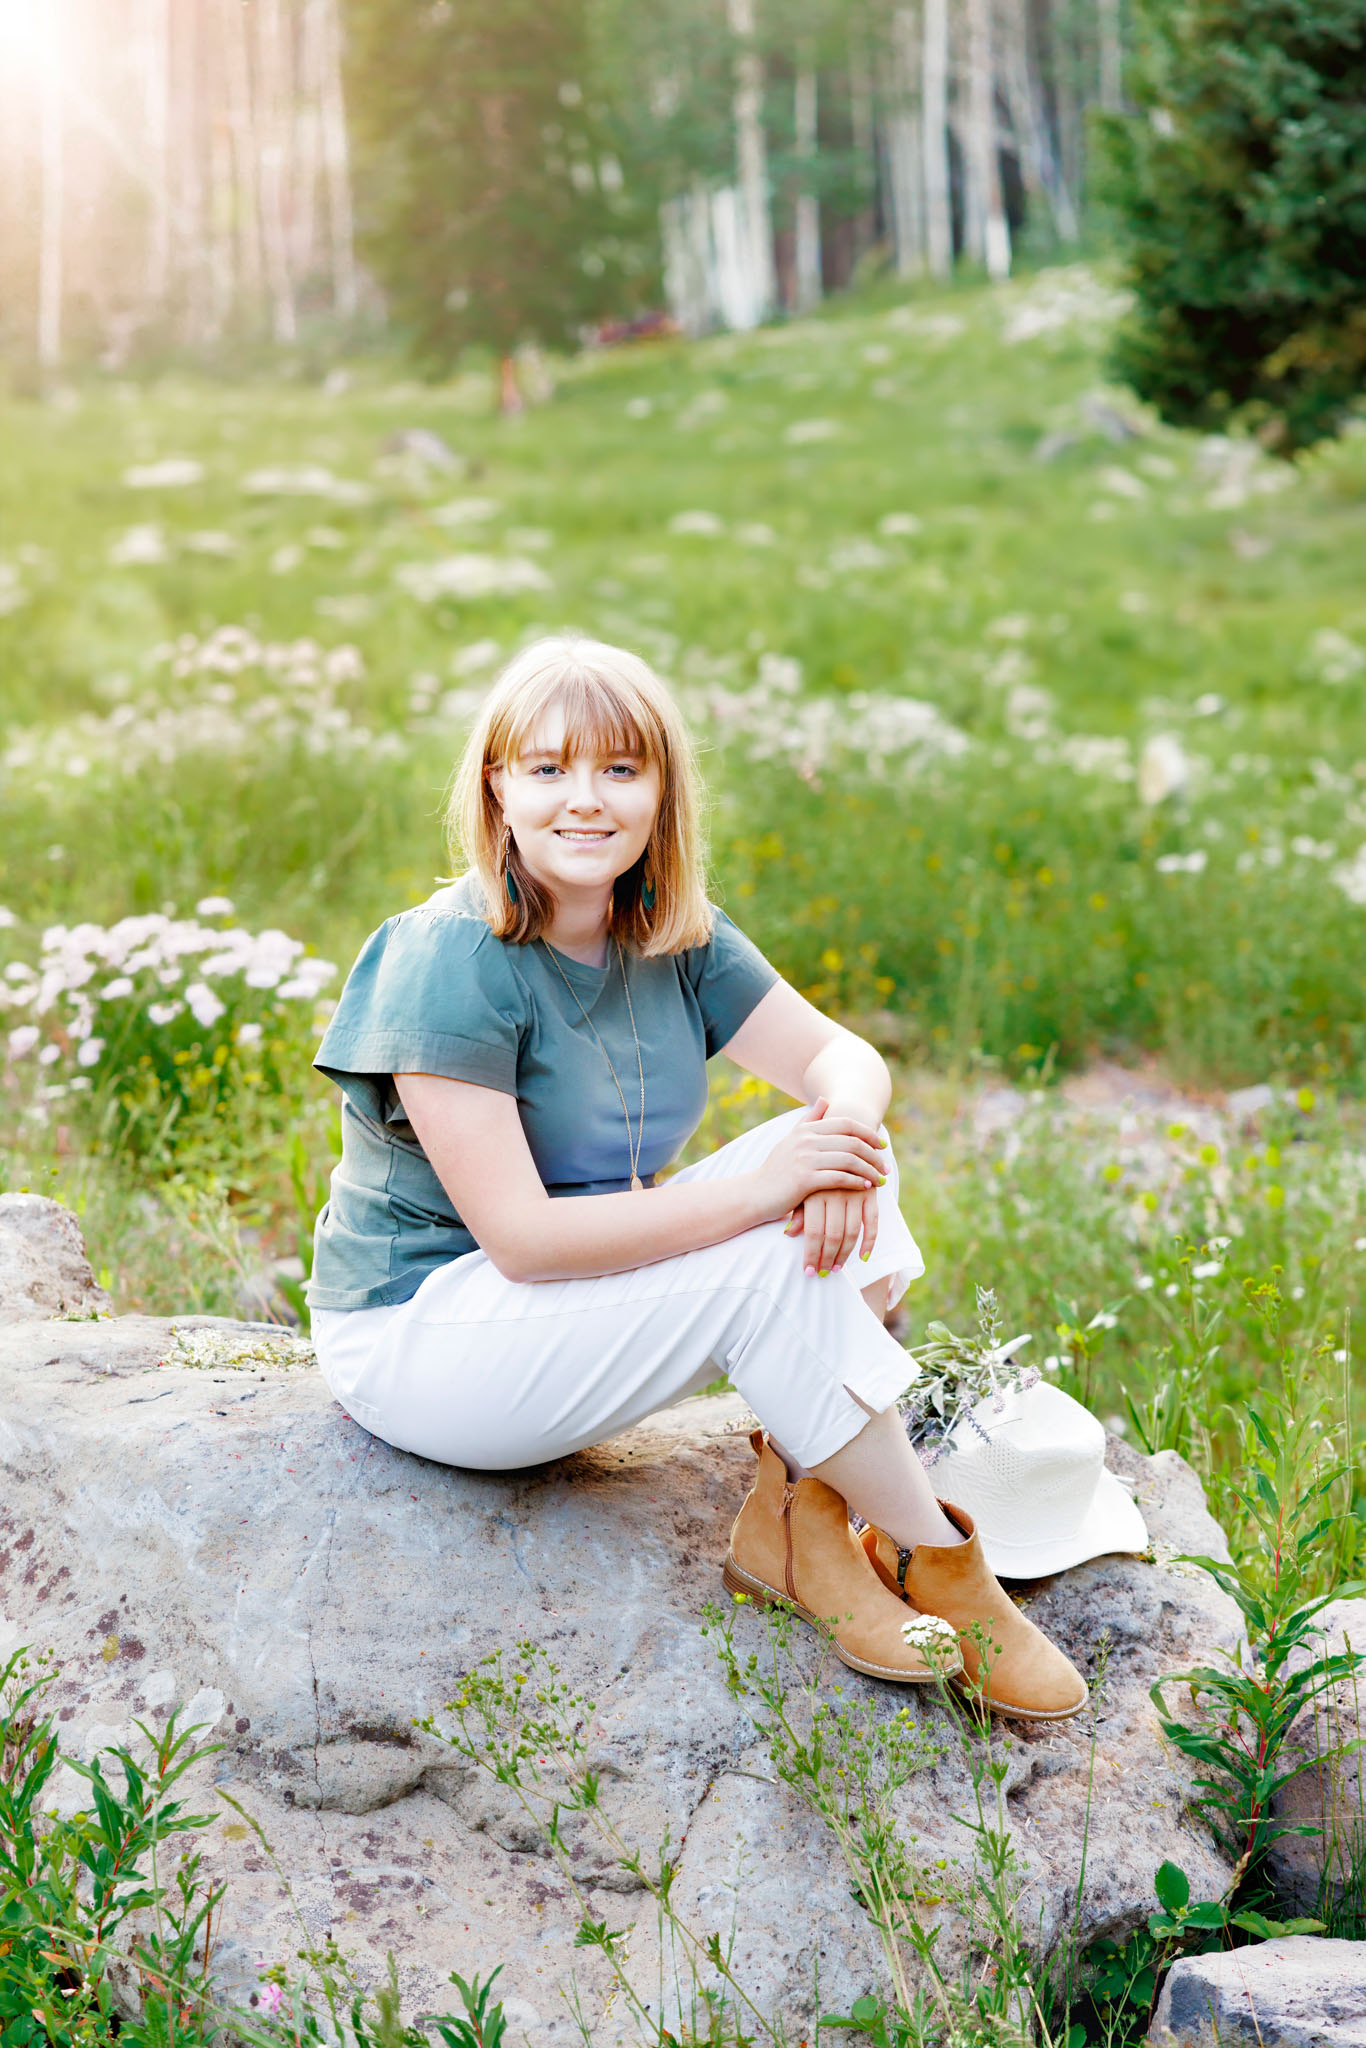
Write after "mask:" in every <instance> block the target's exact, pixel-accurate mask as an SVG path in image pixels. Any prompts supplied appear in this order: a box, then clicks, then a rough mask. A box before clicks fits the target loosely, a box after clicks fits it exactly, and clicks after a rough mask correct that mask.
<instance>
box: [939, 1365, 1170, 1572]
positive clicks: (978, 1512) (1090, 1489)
mask: <svg viewBox="0 0 1366 2048" xmlns="http://www.w3.org/2000/svg"><path fill="white" fill-rule="evenodd" d="M930 1481H931V1484H932V1485H933V1487H934V1490H935V1492H936V1493H937V1494H939V1495H940V1497H941V1498H942V1499H944V1500H947V1501H951V1502H952V1503H953V1505H954V1506H955V1507H960V1508H965V1509H966V1510H967V1512H968V1513H969V1514H970V1515H971V1516H972V1518H973V1520H974V1521H975V1522H976V1524H977V1528H978V1530H979V1532H980V1534H981V1538H982V1550H983V1553H984V1554H985V1557H986V1560H987V1563H988V1564H989V1565H990V1566H991V1569H992V1570H993V1571H994V1572H996V1573H997V1574H998V1576H999V1577H1001V1578H1006V1579H1040V1578H1044V1577H1045V1576H1046V1575H1047V1574H1048V1573H1049V1572H1061V1571H1065V1570H1066V1569H1067V1567H1068V1566H1069V1565H1074V1564H1084V1563H1085V1561H1086V1559H1087V1558H1089V1557H1107V1556H1109V1555H1110V1554H1111V1553H1112V1552H1115V1551H1131V1550H1146V1549H1147V1548H1148V1531H1147V1528H1146V1526H1145V1524H1144V1521H1143V1517H1142V1515H1141V1514H1140V1512H1139V1509H1138V1504H1137V1502H1136V1501H1134V1500H1133V1499H1132V1498H1131V1497H1130V1495H1129V1494H1128V1493H1127V1492H1126V1490H1125V1488H1124V1487H1123V1486H1122V1485H1121V1484H1120V1482H1119V1480H1118V1479H1116V1477H1115V1475H1114V1474H1113V1472H1107V1471H1106V1469H1105V1431H1104V1429H1103V1428H1102V1427H1101V1425H1100V1423H1099V1422H1098V1421H1097V1420H1096V1418H1095V1416H1094V1415H1092V1413H1091V1411H1090V1410H1089V1409H1088V1408H1083V1407H1082V1405H1081V1403H1080V1401H1074V1400H1073V1399H1072V1397H1071V1395H1070V1394H1064V1392H1063V1391H1062V1388H1061V1387H1054V1386H1050V1385H1049V1383H1048V1381H1047V1380H1036V1381H1035V1383H1034V1384H1033V1385H1032V1386H1029V1387H1023V1388H1020V1387H1013V1388H1010V1389H1009V1390H1008V1391H1005V1392H1003V1393H1001V1394H989V1395H988V1396H987V1398H986V1399H985V1400H984V1401H979V1402H978V1404H977V1406H976V1407H975V1408H974V1409H973V1411H972V1413H971V1415H965V1416H964V1417H963V1418H962V1419H961V1420H960V1421H959V1422H958V1424H957V1425H956V1427H955V1428H954V1430H953V1432H952V1434H951V1435H950V1437H949V1438H948V1441H947V1444H946V1446H945V1448H944V1451H943V1452H942V1454H941V1455H940V1457H939V1458H938V1459H937V1460H936V1461H935V1463H934V1464H933V1465H932V1466H931V1467H930Z"/></svg>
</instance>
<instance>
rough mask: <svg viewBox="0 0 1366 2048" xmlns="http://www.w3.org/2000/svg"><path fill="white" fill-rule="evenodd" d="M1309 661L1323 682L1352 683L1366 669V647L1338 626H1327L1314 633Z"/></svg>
mask: <svg viewBox="0 0 1366 2048" xmlns="http://www.w3.org/2000/svg"><path fill="white" fill-rule="evenodd" d="M1309 661H1310V667H1311V669H1312V671H1313V673H1314V674H1315V675H1316V676H1317V677H1318V680H1319V681H1320V682H1321V683H1350V682H1351V681H1352V680H1353V678H1354V677H1356V676H1359V675H1360V674H1361V672H1362V670H1363V669H1366V649H1362V648H1360V647H1358V645H1357V643H1356V641H1355V640H1349V639H1348V637H1347V635H1346V634H1345V633H1340V632H1339V631H1338V629H1337V627H1336V626H1325V627H1323V629H1322V630H1321V631H1320V632H1318V633H1316V634H1315V635H1314V638H1313V642H1312V645H1311V647H1310V650H1309Z"/></svg>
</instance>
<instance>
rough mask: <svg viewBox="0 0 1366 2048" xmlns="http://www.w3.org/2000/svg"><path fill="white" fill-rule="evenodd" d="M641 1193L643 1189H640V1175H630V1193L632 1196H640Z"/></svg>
mask: <svg viewBox="0 0 1366 2048" xmlns="http://www.w3.org/2000/svg"><path fill="white" fill-rule="evenodd" d="M643 1192H644V1189H643V1187H642V1185H641V1179H640V1175H639V1174H638V1173H633V1174H632V1175H631V1193H632V1194H633V1195H639V1194H642V1193H643Z"/></svg>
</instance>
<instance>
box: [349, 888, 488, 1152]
mask: <svg viewBox="0 0 1366 2048" xmlns="http://www.w3.org/2000/svg"><path fill="white" fill-rule="evenodd" d="M523 1011H524V1003H523V1000H522V997H521V994H520V989H519V984H518V982H517V979H516V977H515V976H514V975H513V973H512V972H511V969H510V968H509V967H508V965H507V962H506V961H505V960H504V959H503V957H502V948H501V946H500V945H499V943H498V941H497V940H496V939H495V938H494V936H493V934H492V932H490V930H489V928H488V926H487V925H486V924H485V923H484V922H483V920H482V919H480V918H474V917H462V916H459V915H456V914H454V913H452V912H451V911H449V910H446V909H434V908H432V907H430V906H428V905H426V904H424V905H421V906H419V907H418V908H417V909H415V910H406V911H404V912H403V913H402V914H401V915H400V916H398V917H391V918H390V919H389V921H388V923H387V924H384V925H381V926H380V928H379V930H378V931H377V932H375V933H373V934H372V936H371V937H370V938H368V939H367V940H366V942H365V944H364V946H363V947H362V948H361V952H360V957H359V958H358V959H357V961H356V964H355V966H354V967H353V968H352V969H351V972H350V974H349V975H348V976H347V979H346V986H345V988H344V989H343V990H342V993H341V1000H340V1001H339V1003H338V1004H337V1007H336V1009H335V1011H334V1012H333V1014H332V1017H331V1020H330V1022H329V1023H328V1026H327V1030H326V1032H325V1033H324V1035H323V1042H322V1044H321V1045H320V1046H319V1048H318V1051H317V1056H316V1057H315V1059H314V1062H313V1064H314V1066H315V1067H317V1068H318V1069H319V1071H320V1072H321V1073H324V1074H326V1075H327V1076H328V1078H329V1079H330V1080H333V1081H335V1082H336V1083H337V1084H338V1086H339V1087H340V1088H341V1090H342V1092H343V1094H345V1095H346V1096H347V1098H348V1099H349V1100H350V1101H351V1102H352V1103H353V1104H354V1106H355V1107H356V1108H357V1109H358V1110H360V1111H361V1113H362V1115H364V1116H368V1117H370V1118H371V1119H372V1120H373V1121H375V1122H380V1121H382V1120H383V1118H384V1114H385V1092H386V1083H387V1081H388V1077H389V1076H390V1075H392V1074H441V1075H444V1076H445V1077H446V1078H447V1079H449V1080H452V1081H474V1082H477V1083H478V1084H479V1086H480V1087H482V1088H497V1089H499V1090H500V1091H501V1092H502V1093H503V1094H505V1095H515V1094H516V1092H517V1048H518V1043H519V1041H520V1037H521V1031H522V1026H523V1022H524V1017H523Z"/></svg>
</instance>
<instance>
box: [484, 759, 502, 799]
mask: <svg viewBox="0 0 1366 2048" xmlns="http://www.w3.org/2000/svg"><path fill="white" fill-rule="evenodd" d="M503 775H504V770H503V765H502V763H501V762H495V763H494V764H493V765H492V766H490V767H488V768H486V769H485V770H484V780H485V781H486V782H487V783H488V786H489V788H490V789H491V790H492V791H493V801H494V802H495V803H496V804H497V806H498V808H499V810H500V811H501V810H502V808H503Z"/></svg>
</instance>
